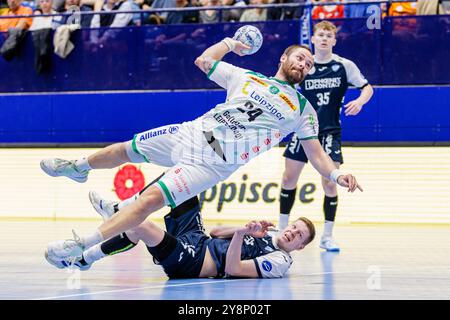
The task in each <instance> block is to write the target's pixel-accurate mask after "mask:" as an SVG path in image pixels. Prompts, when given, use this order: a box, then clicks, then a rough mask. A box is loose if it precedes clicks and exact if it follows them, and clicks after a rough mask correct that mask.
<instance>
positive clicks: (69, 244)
mask: <svg viewBox="0 0 450 320" xmlns="http://www.w3.org/2000/svg"><path fill="white" fill-rule="evenodd" d="M72 233H73V236H74V239H69V240H60V241H55V242H50V243H49V244H48V245H47V250H46V253H45V256H46V258H47V261H49V262H50V260H51V261H61V260H66V259H68V258H70V257H78V256H81V255H82V254H83V251H84V245H83V244H82V243H81V239H80V237H79V236H78V235H77V234H76V233H75V231H73V230H72ZM50 263H52V262H50ZM52 264H53V263H52Z"/></svg>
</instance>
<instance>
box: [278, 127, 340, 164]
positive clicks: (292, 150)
mask: <svg viewBox="0 0 450 320" xmlns="http://www.w3.org/2000/svg"><path fill="white" fill-rule="evenodd" d="M319 141H320V144H321V145H322V148H323V150H325V152H326V154H328V155H329V156H330V158H331V159H332V160H333V161H334V162H339V163H340V164H343V163H344V158H343V157H342V150H341V146H342V143H341V134H340V133H338V134H324V135H319ZM283 156H284V157H286V158H288V159H292V160H296V161H300V162H305V163H307V162H308V157H307V156H306V154H305V151H304V150H303V147H302V144H301V140H300V139H298V138H297V135H296V134H294V135H293V136H292V138H291V141H289V143H288V145H287V146H286V150H285V151H284V154H283Z"/></svg>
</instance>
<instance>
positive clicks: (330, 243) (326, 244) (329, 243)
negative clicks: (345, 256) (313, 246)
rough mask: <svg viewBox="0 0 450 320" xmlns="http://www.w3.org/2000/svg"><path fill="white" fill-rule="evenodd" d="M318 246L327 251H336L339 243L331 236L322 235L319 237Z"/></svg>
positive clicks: (338, 249)
mask: <svg viewBox="0 0 450 320" xmlns="http://www.w3.org/2000/svg"><path fill="white" fill-rule="evenodd" d="M320 247H321V248H322V249H325V250H327V251H331V252H336V251H340V250H341V248H339V245H338V244H337V243H336V242H335V241H334V239H333V238H331V237H322V238H321V239H320Z"/></svg>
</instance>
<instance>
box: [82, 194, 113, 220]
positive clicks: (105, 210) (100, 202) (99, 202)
mask: <svg viewBox="0 0 450 320" xmlns="http://www.w3.org/2000/svg"><path fill="white" fill-rule="evenodd" d="M89 200H90V201H91V204H92V206H93V207H94V209H95V211H97V212H98V214H99V215H101V216H102V218H103V221H106V220H108V219H109V218H111V217H112V216H113V215H114V213H116V211H115V210H114V205H116V204H117V202H114V201H108V200H104V199H102V198H101V197H100V195H99V194H98V193H97V192H95V191H89Z"/></svg>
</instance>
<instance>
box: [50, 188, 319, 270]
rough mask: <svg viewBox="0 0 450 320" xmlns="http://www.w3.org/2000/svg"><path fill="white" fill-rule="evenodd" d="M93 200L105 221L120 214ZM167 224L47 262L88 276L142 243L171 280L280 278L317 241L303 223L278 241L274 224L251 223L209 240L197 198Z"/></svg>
mask: <svg viewBox="0 0 450 320" xmlns="http://www.w3.org/2000/svg"><path fill="white" fill-rule="evenodd" d="M93 196H94V197H93ZM90 198H91V201H93V200H94V201H95V202H93V205H94V208H95V209H96V210H97V211H99V213H100V214H101V215H102V216H103V218H104V219H109V218H110V217H111V216H112V215H113V214H114V213H115V212H114V211H117V210H113V211H110V212H107V210H102V209H101V207H102V206H101V204H102V203H111V202H107V201H104V200H103V199H101V198H100V197H98V196H97V195H96V194H95V193H92V192H91V195H90ZM110 208H111V207H110ZM164 221H165V224H166V231H164V230H163V229H161V228H159V227H158V226H157V225H156V224H154V223H153V222H150V221H146V222H144V223H142V224H141V225H139V227H137V228H134V229H131V230H129V231H127V232H125V233H122V234H120V235H118V236H116V237H114V238H112V239H110V240H107V241H105V242H103V243H100V244H97V245H95V246H93V247H91V248H89V249H87V250H85V251H84V252H83V254H82V256H80V257H77V258H75V259H73V260H72V261H69V260H55V259H53V258H51V257H49V256H48V255H46V258H47V261H48V262H49V263H51V264H52V265H54V266H56V267H57V268H66V267H70V266H71V265H73V266H76V267H78V268H80V269H81V270H86V269H89V268H90V267H91V265H92V264H93V263H94V262H95V261H97V260H99V259H101V258H104V257H106V256H109V255H114V254H117V253H120V252H125V251H128V250H130V249H132V248H133V247H135V246H136V245H137V243H138V242H139V241H143V242H144V243H145V245H146V246H147V249H148V251H149V252H150V254H151V255H152V256H153V261H154V262H155V263H156V264H159V265H161V266H162V267H163V269H164V272H165V273H166V274H167V276H168V277H169V278H208V277H216V278H221V277H248V278H277V277H283V276H284V275H285V274H286V272H287V271H288V269H289V268H290V266H291V264H292V257H291V255H290V252H291V251H293V250H300V249H303V248H304V247H305V246H306V245H307V244H308V243H310V242H311V241H312V240H313V239H314V236H315V228H314V225H313V224H312V223H311V221H309V220H308V219H306V218H303V217H302V218H299V219H298V220H296V221H295V222H294V223H292V224H291V225H289V226H288V227H286V228H285V229H284V230H282V231H281V232H279V233H277V234H276V235H274V236H272V235H269V234H268V229H269V227H272V226H273V224H272V223H270V222H267V221H251V222H249V223H247V224H246V225H245V226H244V227H223V226H222V227H216V228H214V229H213V230H211V232H210V235H211V237H209V236H207V235H206V234H205V232H204V228H203V222H202V218H201V215H200V203H199V200H198V198H197V197H193V198H191V199H188V200H187V201H185V202H183V203H181V204H180V205H178V206H177V207H176V208H174V209H172V210H171V211H170V212H169V213H168V214H167V215H166V216H165V217H164Z"/></svg>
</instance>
